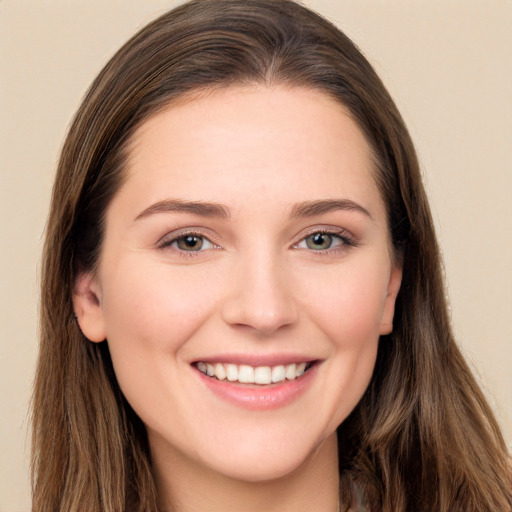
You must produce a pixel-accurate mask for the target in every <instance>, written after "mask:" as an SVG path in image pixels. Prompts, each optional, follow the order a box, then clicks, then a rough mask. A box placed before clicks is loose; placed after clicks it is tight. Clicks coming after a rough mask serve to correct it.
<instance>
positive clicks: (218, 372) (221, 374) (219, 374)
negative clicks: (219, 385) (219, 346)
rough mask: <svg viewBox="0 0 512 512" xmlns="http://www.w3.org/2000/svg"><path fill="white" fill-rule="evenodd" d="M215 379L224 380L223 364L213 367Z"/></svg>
mask: <svg viewBox="0 0 512 512" xmlns="http://www.w3.org/2000/svg"><path fill="white" fill-rule="evenodd" d="M215 377H217V379H219V380H224V379H225V378H226V370H225V369H224V365H223V364H221V363H217V364H216V365H215Z"/></svg>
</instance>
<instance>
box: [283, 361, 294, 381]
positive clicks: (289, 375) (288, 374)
mask: <svg viewBox="0 0 512 512" xmlns="http://www.w3.org/2000/svg"><path fill="white" fill-rule="evenodd" d="M285 375H286V378H287V379H288V380H293V379H295V363H292V364H289V365H287V366H286V373H285Z"/></svg>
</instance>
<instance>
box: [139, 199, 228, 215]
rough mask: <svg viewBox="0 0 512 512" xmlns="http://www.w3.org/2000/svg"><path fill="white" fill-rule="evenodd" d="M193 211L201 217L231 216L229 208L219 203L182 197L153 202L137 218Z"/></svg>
mask: <svg viewBox="0 0 512 512" xmlns="http://www.w3.org/2000/svg"><path fill="white" fill-rule="evenodd" d="M169 212H176V213H193V214H195V215H200V216H201V217H219V218H223V219H226V218H229V217H230V213H229V210H228V209H227V208H226V207H225V206H222V205H221V204H218V203H211V202H203V201H184V200H182V199H165V200H163V201H158V202H157V203H155V204H152V205H151V206H149V207H148V208H146V209H145V210H143V211H142V212H141V213H139V215H137V217H136V218H135V220H139V219H142V218H144V217H148V216H149V215H153V214H155V213H169Z"/></svg>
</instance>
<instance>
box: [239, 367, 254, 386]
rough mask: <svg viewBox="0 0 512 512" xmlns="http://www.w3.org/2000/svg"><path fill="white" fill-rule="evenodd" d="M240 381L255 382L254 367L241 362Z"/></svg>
mask: <svg viewBox="0 0 512 512" xmlns="http://www.w3.org/2000/svg"><path fill="white" fill-rule="evenodd" d="M238 381H239V382H242V383H243V384H254V368H253V367H252V366H247V365H246V364H241V365H240V366H239V367H238Z"/></svg>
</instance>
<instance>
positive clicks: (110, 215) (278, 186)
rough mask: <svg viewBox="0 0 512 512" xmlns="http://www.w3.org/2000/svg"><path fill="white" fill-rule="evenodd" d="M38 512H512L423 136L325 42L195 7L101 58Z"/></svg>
mask: <svg viewBox="0 0 512 512" xmlns="http://www.w3.org/2000/svg"><path fill="white" fill-rule="evenodd" d="M43 269H44V270H43V285H42V323H41V325H42V327H41V352H40V360H39V367H38V373H37V378H36V384H35V398H34V505H33V506H34V510H37V511H44V510H52V511H54V510H62V511H75V510H76V511H78V510H107V511H119V510H141V511H142V510H144V511H147V510H176V511H187V510H225V511H227V510H231V509H233V510H266V511H271V510H319V511H320V510H322V511H323V510H325V511H334V510H350V509H351V510H378V511H406V510H407V511H410V510H415V511H421V510H425V511H427V510H428V511H431V510H442V511H448V510H450V511H451V510H464V511H472V510H473V511H477V510H478V511H482V510H489V511H491V510H492V511H495V510H509V509H510V505H511V495H510V490H509V488H510V475H509V469H508V461H507V455H506V448H505V445H504V442H503V439H502V437H501V434H500V432H499V428H498V426H497V424H496V422H495V420H494V418H493V416H492V413H491V411H490V409H489V407H488V405H487V404H486V401H485V399H484V398H483V396H482V394H481V392H480V390H479V389H478V387H477V385H476V384H475V381H474V379H473V377H472V376H471V374H470V372H469V370H468V368H467V366H466V364H465V362H464V361H463V359H462V357H461V355H460V353H459V351H458V349H457V347H456V345H455V343H454V341H453V337H452V334H451V329H450V325H449V321H448V315H447V307H446V303H445V299H444V288H443V282H442V275H441V270H440V261H439V254H438V248H437V245H436V241H435V234H434V230H433V227H432V220H431V216H430V212H429V207H428V203H427V200H426V197H425V193H424V190H423V187H422V184H421V178H420V174H419V170H418V164H417V160H416V156H415V152H414V148H413V145H412V143H411V140H410V137H409V135H408V133H407V130H406V128H405V126H404V123H403V121H402V119H401V117H400V115H399V113H398V111H397V110H396V107H395V106H394V104H393V102H392V100H391V98H390V97H389V95H388V94H387V92H386V90H385V89H384V87H383V85H382V83H381V82H380V80H379V79H378V77H377V76H376V75H375V72H374V71H373V69H372V68H371V66H370V65H369V64H368V62H367V61H366V60H365V59H364V57H363V56H362V55H361V54H360V53H359V51H358V50H357V49H356V48H355V46H354V45H353V44H352V43H351V42H350V41H349V40H348V39H347V38H346V36H344V35H343V34H342V33H340V32H339V31H338V30H337V29H336V28H335V27H334V26H332V25H331V24H329V23H328V22H327V21H325V20H323V19H322V18H320V17H319V16H317V15H315V14H313V13H311V12H310V11H308V10H306V9H305V8H303V7H300V6H298V5H297V4H295V3H293V2H288V1H265V0H250V1H244V2H240V1H236V0H235V1H233V0H206V1H205V0H203V1H195V2H191V3H188V4H185V5H183V6H181V7H179V8H177V9H175V10H174V11H171V12H169V13H167V14H166V15H164V16H162V17H161V18H159V19H158V20H156V21H154V22H153V23H151V24H149V25H148V26H147V27H146V28H144V29H143V30H142V31H141V32H140V33H138V34H137V35H136V36H134V37H133V38H132V39H131V40H130V41H129V42H128V43H126V44H125V45H124V46H123V48H122V49H121V50H120V51H119V52H118V53H117V54H116V55H115V56H114V57H113V59H112V60H111V61H110V62H109V63H108V64H107V66H106V67H105V68H104V70H103V71H102V72H101V73H100V75H99V77H98V78H97V79H96V81H95V82H94V83H93V85H92V87H91V89H90V91H89V93H88V95H87V97H86V98H85V100H84V102H83V104H82V106H81V108H80V110H79V111H78V113H77V115H76V117H75V121H74V123H73V125H72V126H71V128H70V132H69V135H68V138H67V140H66V143H65V145H64V148H63V151H62V156H61V160H60V164H59V169H58V173H57V177H56V182H55V187H54V194H53V199H52V208H51V212H50V218H49V222H48V230H47V238H46V246H45V259H44V262H43Z"/></svg>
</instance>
